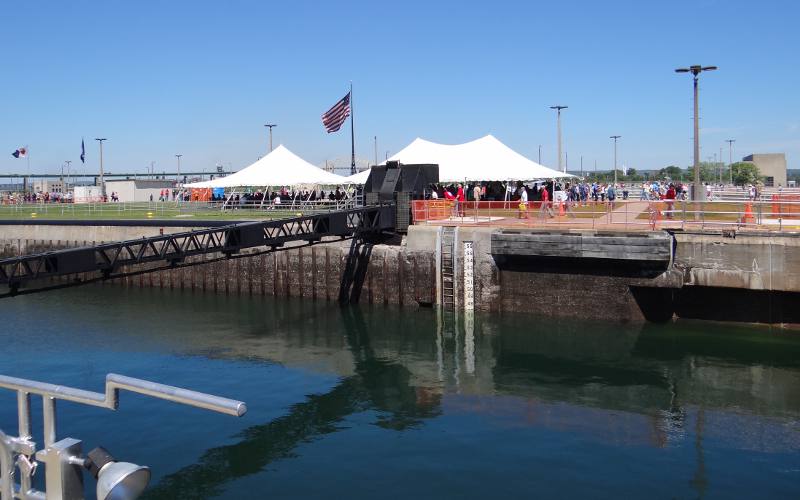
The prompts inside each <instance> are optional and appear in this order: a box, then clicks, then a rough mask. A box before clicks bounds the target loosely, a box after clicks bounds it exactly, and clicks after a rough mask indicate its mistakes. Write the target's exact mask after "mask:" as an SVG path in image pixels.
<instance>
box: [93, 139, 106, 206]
mask: <svg viewBox="0 0 800 500" xmlns="http://www.w3.org/2000/svg"><path fill="white" fill-rule="evenodd" d="M94 140H95V141H97V142H99V143H100V196H101V197H104V198H105V196H106V183H105V180H104V179H103V141H107V140H108V139H107V138H105V137H95V138H94Z"/></svg>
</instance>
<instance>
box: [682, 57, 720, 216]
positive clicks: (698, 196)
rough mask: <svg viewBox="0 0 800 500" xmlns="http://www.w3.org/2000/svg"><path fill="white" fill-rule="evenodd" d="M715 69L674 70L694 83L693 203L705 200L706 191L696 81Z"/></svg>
mask: <svg viewBox="0 0 800 500" xmlns="http://www.w3.org/2000/svg"><path fill="white" fill-rule="evenodd" d="M715 69H717V67H716V66H700V65H699V64H696V65H694V66H689V67H688V68H678V69H676V70H675V72H676V73H691V74H692V76H693V78H692V79H693V81H694V187H693V188H692V191H693V192H692V194H693V196H692V198H693V199H694V200H695V201H705V198H706V190H705V189H703V188H702V186H701V185H700V122H699V120H700V118H699V116H698V114H699V104H698V101H697V92H698V88H697V80H698V78H699V77H700V73H702V72H703V71H713V70H715Z"/></svg>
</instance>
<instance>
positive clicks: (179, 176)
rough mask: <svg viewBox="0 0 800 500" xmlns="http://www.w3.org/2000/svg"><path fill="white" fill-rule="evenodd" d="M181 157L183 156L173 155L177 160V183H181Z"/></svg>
mask: <svg viewBox="0 0 800 500" xmlns="http://www.w3.org/2000/svg"><path fill="white" fill-rule="evenodd" d="M181 156H183V155H175V158H177V159H178V182H180V181H181Z"/></svg>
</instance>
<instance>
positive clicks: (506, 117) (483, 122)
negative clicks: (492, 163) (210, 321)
mask: <svg viewBox="0 0 800 500" xmlns="http://www.w3.org/2000/svg"><path fill="white" fill-rule="evenodd" d="M5 19H6V22H5V23H3V29H2V31H0V46H2V47H3V54H4V56H5V57H3V61H4V64H3V68H4V69H3V72H2V77H0V93H1V94H2V96H3V101H4V102H3V105H2V114H0V141H1V142H2V148H5V151H2V149H1V148H0V152H2V154H0V174H2V173H8V172H24V171H25V169H26V162H25V160H15V159H14V158H13V157H12V156H11V155H10V153H11V152H13V151H14V149H16V148H17V147H19V146H23V145H26V144H27V145H29V146H30V150H31V170H32V171H34V172H43V171H57V170H58V169H59V168H60V165H61V164H62V162H63V161H64V160H73V163H72V165H73V167H75V166H76V165H77V166H78V168H79V169H80V168H84V169H85V170H86V171H96V169H97V165H98V155H97V145H96V143H95V141H94V140H93V138H94V137H100V136H102V137H108V138H109V140H108V142H107V143H106V148H105V153H106V154H105V160H106V163H105V164H106V169H107V170H111V171H116V172H119V171H122V170H136V171H144V170H145V169H146V167H147V166H148V165H149V164H150V162H151V161H155V162H156V169H157V170H159V171H161V170H163V169H167V168H168V169H169V170H173V169H174V166H175V162H176V160H175V157H174V154H176V153H181V154H183V155H184V156H183V160H182V166H183V169H184V171H185V170H187V169H198V170H199V169H203V168H205V169H207V170H208V169H211V168H213V167H214V165H215V164H216V163H218V162H221V163H223V164H224V165H225V166H227V165H228V164H231V165H232V167H233V168H234V169H238V168H241V167H242V166H245V165H247V164H249V163H250V162H252V161H254V160H255V159H257V158H258V157H259V156H261V155H263V154H264V153H265V151H266V149H267V134H266V129H264V127H263V124H264V123H266V122H274V123H277V124H278V127H277V128H276V129H275V143H276V144H279V143H283V144H285V145H286V146H287V147H289V148H290V149H292V150H293V151H294V152H296V153H297V154H299V155H300V156H302V157H304V158H305V159H307V160H308V161H310V162H312V163H314V164H320V163H322V162H324V161H325V160H326V159H334V158H342V159H346V158H348V157H349V150H350V138H349V128H348V129H346V130H345V129H343V130H342V132H340V133H338V134H330V135H329V134H326V133H325V131H324V129H323V127H322V125H321V123H320V115H321V114H322V113H323V112H324V111H325V110H326V109H327V108H328V107H330V106H331V105H332V104H334V103H335V102H336V100H338V99H339V98H341V97H342V96H343V95H344V94H345V93H346V91H347V87H348V84H349V82H350V81H351V80H352V81H353V85H354V106H355V113H356V114H355V119H356V123H355V126H356V153H357V156H359V157H362V158H370V159H371V158H373V155H374V153H373V136H377V137H378V148H379V151H380V153H379V155H380V156H381V158H382V157H383V156H384V153H385V151H387V150H388V151H391V152H396V151H398V150H399V149H401V148H402V147H404V146H405V145H407V144H408V143H409V142H411V141H412V140H413V139H414V138H415V137H417V136H420V137H423V138H426V139H429V140H433V141H436V142H443V143H458V142H464V141H468V140H471V139H475V138H477V137H480V136H483V135H485V134H487V133H491V134H494V135H495V136H497V137H498V138H499V139H500V140H502V141H504V142H505V143H506V144H508V145H509V146H511V147H512V148H514V149H516V150H517V151H519V152H520V153H522V154H524V155H526V156H528V157H529V158H531V159H534V160H536V159H537V155H538V146H539V145H540V144H541V145H542V150H543V153H542V163H544V164H545V165H551V166H552V165H555V164H556V163H557V159H556V152H555V151H556V133H555V129H556V127H555V114H554V112H553V111H551V110H550V109H549V106H550V105H553V104H564V105H568V106H569V109H567V110H565V111H564V115H563V127H564V149H565V151H566V152H567V154H568V157H569V166H570V169H576V168H578V164H579V163H578V162H579V158H580V156H581V155H583V157H584V166H585V167H586V168H588V169H591V168H593V166H594V161H597V163H598V167H599V168H600V169H603V168H609V166H610V164H611V162H612V161H613V148H612V142H611V140H610V139H609V138H608V137H609V136H610V135H612V134H619V135H622V139H621V140H620V147H619V158H620V164H622V163H624V164H625V165H627V166H629V167H635V168H639V169H642V168H661V167H663V166H666V165H669V164H678V165H681V166H686V165H688V164H689V163H691V135H692V129H691V126H692V124H691V116H692V101H691V95H692V94H691V77H690V76H688V75H678V74H675V73H674V72H673V70H674V68H676V67H679V66H686V65H691V64H703V65H710V64H715V65H717V66H719V68H720V69H719V70H718V71H716V72H712V73H706V74H704V75H703V76H702V77H701V117H702V121H701V126H702V128H703V132H702V133H701V138H702V148H703V149H702V154H701V156H702V158H703V159H704V160H705V159H706V158H707V157H709V156H712V155H713V154H714V153H717V154H718V153H719V148H720V147H721V146H725V149H724V151H723V156H724V158H725V160H726V161H727V158H728V151H727V145H726V144H725V143H724V140H725V139H728V138H734V139H736V145H735V150H734V153H735V155H736V156H739V157H741V156H742V155H745V154H749V153H751V152H785V153H786V154H787V156H788V158H789V167H790V168H792V167H794V168H800V161H798V159H799V158H800V99H799V98H798V89H800V64H798V60H800V59H799V58H800V34H798V33H800V29H798V28H799V26H798V20H799V19H800V3H798V2H794V1H791V0H785V1H769V0H767V1H759V2H753V1H738V0H737V1H724V0H718V1H717V0H694V1H670V2H645V1H641V0H639V1H610V2H594V1H585V2H577V1H561V2H534V1H518V2H506V1H499V0H498V1H493V2H470V1H460V2H456V1H454V2H445V1H441V2H440V1H433V0H427V1H424V2H417V1H409V0H404V1H402V2H380V1H374V0H373V1H368V2H345V1H325V2H322V1H319V2H311V1H301V0H297V1H291V2H265V1H255V0H253V1H237V0H226V1H191V2H190V1H170V2H163V1H136V2H116V1H111V2H109V1H105V2H100V1H97V2H88V1H80V0H76V1H72V2H60V1H55V0H52V1H37V2H21V1H17V2H13V3H11V4H9V5H6V8H5ZM81 137H85V138H86V143H87V161H86V165H85V166H84V167H81V165H80V161H79V158H78V156H79V153H80V141H81ZM345 161H346V160H345Z"/></svg>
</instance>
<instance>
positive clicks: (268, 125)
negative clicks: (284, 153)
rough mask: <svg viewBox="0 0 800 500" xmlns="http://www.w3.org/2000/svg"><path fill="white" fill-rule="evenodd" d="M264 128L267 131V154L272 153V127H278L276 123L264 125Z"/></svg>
mask: <svg viewBox="0 0 800 500" xmlns="http://www.w3.org/2000/svg"><path fill="white" fill-rule="evenodd" d="M264 126H265V127H267V128H268V129H269V152H270V153H271V152H272V129H273V128H274V127H277V126H278V125H277V124H276V123H266V124H264Z"/></svg>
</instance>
